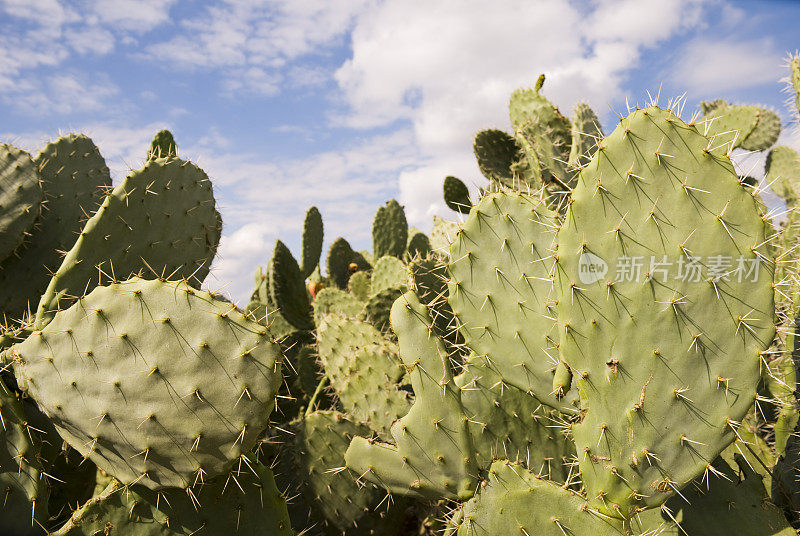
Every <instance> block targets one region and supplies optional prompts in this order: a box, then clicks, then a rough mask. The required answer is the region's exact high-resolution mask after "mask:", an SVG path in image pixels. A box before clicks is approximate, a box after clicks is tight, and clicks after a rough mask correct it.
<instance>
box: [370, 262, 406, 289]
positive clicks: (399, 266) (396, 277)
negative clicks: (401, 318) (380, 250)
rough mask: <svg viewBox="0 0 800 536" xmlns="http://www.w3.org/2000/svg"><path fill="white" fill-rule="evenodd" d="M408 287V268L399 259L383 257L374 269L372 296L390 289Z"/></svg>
mask: <svg viewBox="0 0 800 536" xmlns="http://www.w3.org/2000/svg"><path fill="white" fill-rule="evenodd" d="M407 286H408V266H407V265H406V263H404V262H403V261H401V260H400V259H398V258H397V257H389V256H387V257H381V258H380V259H378V262H376V263H375V267H374V268H373V269H372V287H371V290H370V293H371V294H373V295H374V294H377V293H379V292H380V291H382V290H386V289H390V288H402V289H403V290H404V291H405V288H406V287H407Z"/></svg>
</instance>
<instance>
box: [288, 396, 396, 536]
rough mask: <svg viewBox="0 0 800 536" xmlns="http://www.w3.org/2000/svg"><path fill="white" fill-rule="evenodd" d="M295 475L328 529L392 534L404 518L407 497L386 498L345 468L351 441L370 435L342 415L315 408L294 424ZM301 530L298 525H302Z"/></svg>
mask: <svg viewBox="0 0 800 536" xmlns="http://www.w3.org/2000/svg"><path fill="white" fill-rule="evenodd" d="M292 430H293V431H294V433H295V436H294V438H295V439H294V445H293V446H294V449H293V457H294V459H295V466H296V471H295V473H294V475H296V477H299V480H300V481H301V484H300V486H299V487H300V493H301V494H302V495H303V498H304V499H305V502H306V503H307V504H311V505H313V506H312V507H313V508H314V509H315V510H317V511H318V512H320V513H321V514H322V515H323V517H324V518H325V520H326V522H325V524H327V525H329V528H328V530H327V531H326V532H330V533H334V532H335V533H336V534H346V535H352V536H356V535H362V534H363V535H369V534H393V533H394V532H395V531H396V529H397V527H398V525H401V524H402V520H403V518H404V517H405V509H406V506H407V505H406V504H405V501H403V499H402V498H397V499H395V498H393V497H389V498H388V499H387V497H386V491H384V490H382V489H380V488H378V487H376V486H375V485H374V484H369V483H368V484H366V485H365V484H363V483H360V482H357V481H356V479H357V478H358V475H354V474H352V473H351V472H350V471H349V470H347V469H344V465H345V461H344V453H345V451H346V450H347V447H348V445H350V440H351V439H352V438H353V437H355V436H358V435H369V433H370V430H369V428H367V427H366V426H364V425H363V424H356V423H355V422H353V421H351V420H349V419H348V418H347V417H346V416H344V415H342V414H341V413H337V412H332V411H315V412H313V413H310V414H308V415H306V416H305V418H303V419H301V420H299V421H298V422H295V423H293V426H292ZM298 528H299V527H298Z"/></svg>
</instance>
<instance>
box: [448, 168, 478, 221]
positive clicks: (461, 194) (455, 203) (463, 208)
mask: <svg viewBox="0 0 800 536" xmlns="http://www.w3.org/2000/svg"><path fill="white" fill-rule="evenodd" d="M442 189H443V191H444V202H445V204H447V208H449V209H450V210H455V211H456V212H458V213H460V214H469V209H470V208H472V201H470V199H469V188H467V185H466V184H464V183H463V182H461V180H460V179H457V178H456V177H451V176H447V177H445V178H444V184H443V186H442Z"/></svg>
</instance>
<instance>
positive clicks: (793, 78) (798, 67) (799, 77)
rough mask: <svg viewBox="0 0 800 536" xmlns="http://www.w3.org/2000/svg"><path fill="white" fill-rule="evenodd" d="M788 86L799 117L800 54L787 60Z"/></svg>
mask: <svg viewBox="0 0 800 536" xmlns="http://www.w3.org/2000/svg"><path fill="white" fill-rule="evenodd" d="M789 84H790V91H791V94H792V100H793V101H794V106H795V109H796V110H797V114H798V115H800V54H795V55H794V56H792V57H790V58H789Z"/></svg>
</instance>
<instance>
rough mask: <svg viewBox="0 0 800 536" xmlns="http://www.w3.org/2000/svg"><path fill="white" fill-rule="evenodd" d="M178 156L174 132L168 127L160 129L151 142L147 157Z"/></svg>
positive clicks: (150, 158) (151, 158)
mask: <svg viewBox="0 0 800 536" xmlns="http://www.w3.org/2000/svg"><path fill="white" fill-rule="evenodd" d="M177 156H178V145H177V144H176V143H175V138H174V137H172V132H170V131H169V130H167V129H164V130H159V131H158V132H157V133H156V135H155V136H154V137H153V141H152V142H150V149H149V150H148V151H147V159H148V160H155V159H156V158H175V157H177Z"/></svg>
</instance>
